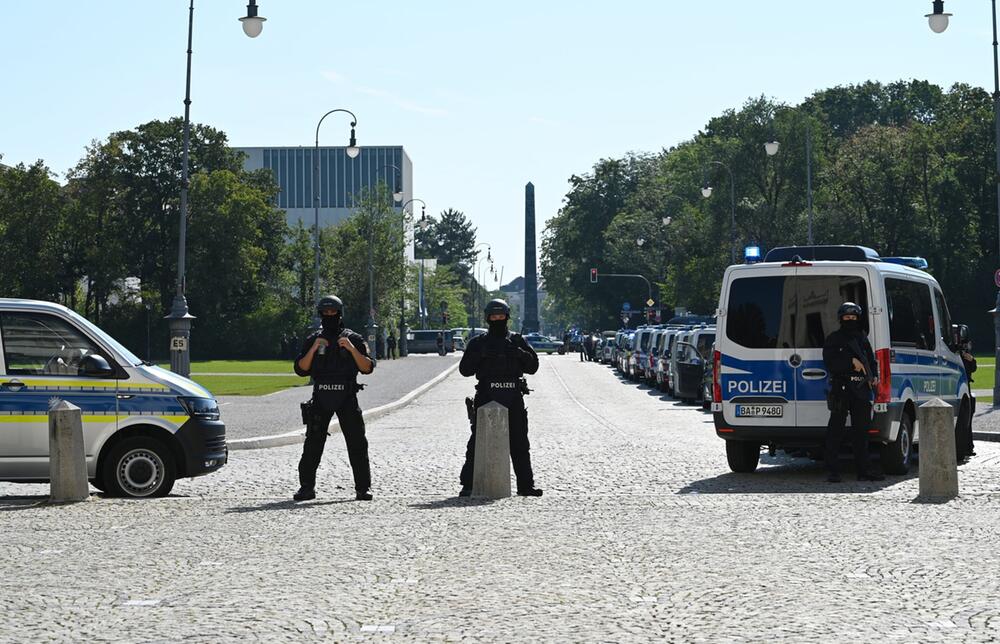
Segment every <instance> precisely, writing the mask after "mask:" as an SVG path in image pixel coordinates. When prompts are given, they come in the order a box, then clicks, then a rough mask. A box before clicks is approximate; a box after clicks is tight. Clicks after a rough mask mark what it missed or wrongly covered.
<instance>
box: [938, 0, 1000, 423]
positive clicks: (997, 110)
mask: <svg viewBox="0 0 1000 644" xmlns="http://www.w3.org/2000/svg"><path fill="white" fill-rule="evenodd" d="M990 4H991V5H992V7H993V136H994V142H993V147H994V153H995V154H996V170H995V171H994V173H993V180H994V181H996V184H997V257H998V258H1000V57H998V53H997V2H996V0H992V2H991V3H990ZM950 17H951V14H950V13H945V11H944V0H934V2H933V3H932V11H931V13H929V14H927V15H926V18H927V23H928V25H929V26H930V28H931V31H933V32H934V33H936V34H939V33H941V32H943V31H944V30H945V29H947V28H948V18H950ZM995 275H996V276H997V277H995V278H994V279H995V280H997V286H998V287H1000V268H998V270H997V272H996V273H995ZM990 313H992V314H993V342H994V347H995V349H994V357H995V359H996V364H998V365H1000V290H998V291H997V299H996V305H995V306H994V307H993V310H992V311H990ZM993 408H994V409H997V408H1000V378H994V380H993Z"/></svg>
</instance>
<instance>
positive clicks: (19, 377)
mask: <svg viewBox="0 0 1000 644" xmlns="http://www.w3.org/2000/svg"><path fill="white" fill-rule="evenodd" d="M0 339H2V344H3V373H2V375H0V472H2V473H3V474H4V476H7V477H10V478H40V479H47V478H48V477H49V429H48V408H49V403H50V401H52V400H54V399H59V400H65V401H68V402H70V403H72V404H74V405H76V406H77V407H79V408H80V409H81V410H82V411H83V432H84V443H85V445H86V448H87V450H88V454H87V458H88V460H90V459H91V458H93V456H94V455H93V454H92V453H90V448H91V447H92V446H93V444H94V441H93V440H92V439H93V437H94V436H96V435H97V434H98V433H101V432H103V431H105V430H106V429H107V428H108V425H110V426H111V427H112V429H113V428H114V427H116V426H117V422H118V419H117V406H118V400H117V393H118V382H117V380H116V379H114V378H93V377H86V376H81V375H79V363H80V360H81V359H82V358H83V357H84V356H86V355H87V354H89V353H100V351H99V349H98V347H97V345H96V344H94V342H93V341H91V340H90V338H88V337H87V336H86V335H84V334H83V333H82V332H81V331H80V330H79V329H77V328H76V327H75V326H74V325H73V324H71V323H69V322H68V321H66V320H64V319H62V318H60V317H57V316H55V315H52V314H50V313H45V312H41V311H5V312H3V313H0Z"/></svg>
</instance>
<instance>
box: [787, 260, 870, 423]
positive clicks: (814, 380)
mask: <svg viewBox="0 0 1000 644" xmlns="http://www.w3.org/2000/svg"><path fill="white" fill-rule="evenodd" d="M868 279H869V273H868V267H866V266H865V265H864V264H861V263H855V264H854V265H849V266H845V265H843V264H839V265H837V266H836V267H833V266H824V265H823V264H814V265H812V266H802V267H799V268H798V270H797V273H796V276H795V281H796V284H795V288H796V291H797V293H798V297H797V302H798V309H797V312H796V316H795V334H794V335H795V347H796V356H797V358H796V359H795V361H796V362H798V366H797V367H796V368H795V417H796V421H797V422H798V425H799V427H823V426H826V424H827V422H828V421H829V419H830V411H829V410H828V409H827V407H826V390H827V388H828V387H829V386H830V381H829V374H828V373H827V372H826V366H825V365H824V363H823V344H824V341H825V339H826V336H827V335H829V334H830V333H831V332H833V331H836V330H837V329H838V328H839V327H840V321H839V320H838V319H837V308H838V307H839V306H840V305H841V304H842V303H844V302H854V303H855V304H859V305H861V308H862V309H863V310H864V312H865V315H864V316H863V317H862V321H861V322H862V329H863V330H864V332H865V334H866V335H868V333H869V328H870V326H869V315H868V314H869V311H871V310H872V308H871V307H872V303H871V301H870V297H871V296H870V289H869V288H868ZM871 343H872V345H873V346H877V345H876V342H875V340H874V338H871ZM872 366H873V367H874V366H875V365H872Z"/></svg>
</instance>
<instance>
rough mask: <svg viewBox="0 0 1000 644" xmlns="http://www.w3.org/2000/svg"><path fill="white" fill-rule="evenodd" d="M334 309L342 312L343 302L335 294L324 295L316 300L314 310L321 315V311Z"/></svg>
mask: <svg viewBox="0 0 1000 644" xmlns="http://www.w3.org/2000/svg"><path fill="white" fill-rule="evenodd" d="M330 309H333V310H335V311H336V312H337V313H340V314H341V315H343V314H344V303H343V302H341V301H340V298H339V297H337V296H336V295H324V296H323V297H321V298H319V302H316V312H317V313H319V314H320V315H323V311H329V310H330Z"/></svg>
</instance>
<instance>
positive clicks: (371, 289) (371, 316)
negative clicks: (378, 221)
mask: <svg viewBox="0 0 1000 644" xmlns="http://www.w3.org/2000/svg"><path fill="white" fill-rule="evenodd" d="M385 168H393V169H395V170H396V172H398V173H399V185H398V186H397V185H396V178H395V175H393V180H392V184H393V188H392V200H393V201H402V200H403V171H402V170H400V169H399V167H398V166H396V165H393V164H391V163H387V164H385V165H383V166H382V167H381V168H379V169H378V170H376V172H375V174H376V176H377V175H378V173H379V172H381V171H382V170H384V169H385ZM404 221H405V219H404ZM404 226H405V223H404ZM374 245H375V221H374V220H372V222H371V228H370V232H369V235H368V324H367V329H368V333H367V336H368V341H369V342H372V343H374V342H375V332H376V324H375V264H374V262H373V257H372V254H373V252H374ZM404 256H405V255H404Z"/></svg>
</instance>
